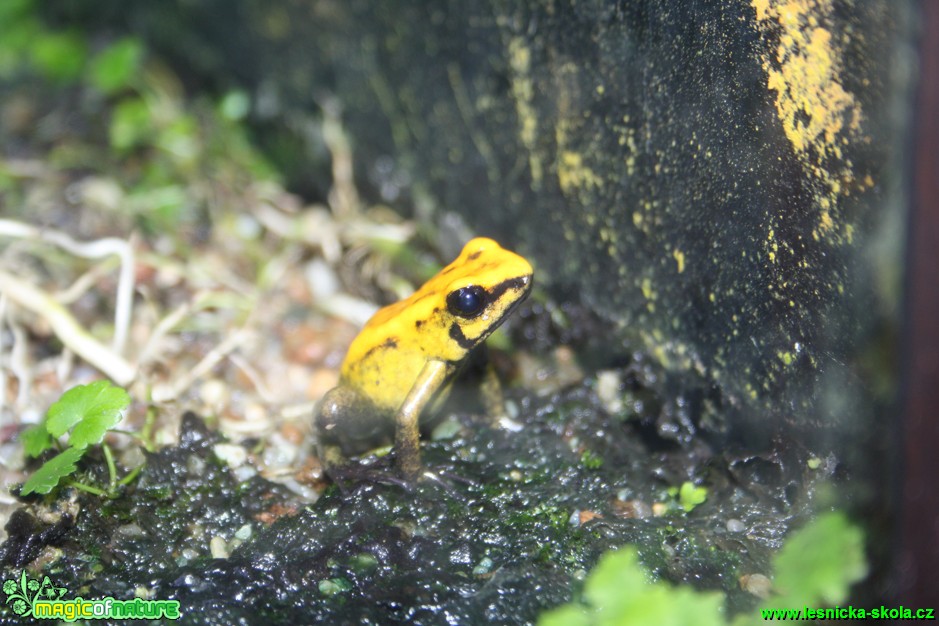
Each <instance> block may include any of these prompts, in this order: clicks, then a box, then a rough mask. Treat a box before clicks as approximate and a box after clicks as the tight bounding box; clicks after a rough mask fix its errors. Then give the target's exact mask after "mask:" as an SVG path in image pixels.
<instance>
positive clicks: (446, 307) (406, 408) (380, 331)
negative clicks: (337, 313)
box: [316, 237, 532, 478]
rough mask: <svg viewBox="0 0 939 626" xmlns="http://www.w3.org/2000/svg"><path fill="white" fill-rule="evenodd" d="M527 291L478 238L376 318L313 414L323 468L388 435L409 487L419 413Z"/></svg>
mask: <svg viewBox="0 0 939 626" xmlns="http://www.w3.org/2000/svg"><path fill="white" fill-rule="evenodd" d="M531 284H532V267H531V265H530V264H529V263H528V261H526V260H525V259H524V258H522V257H520V256H518V255H517V254H515V253H513V252H509V251H508V250H505V249H503V248H502V247H500V246H499V244H497V243H496V242H495V241H493V240H491V239H486V238H484V237H478V238H476V239H473V240H472V241H470V242H469V243H467V244H466V246H464V247H463V251H462V252H461V253H460V256H458V257H457V258H456V260H455V261H453V263H451V264H450V265H448V266H447V267H445V268H444V269H443V270H441V271H440V273H439V274H437V275H436V276H434V277H433V278H431V279H430V280H429V281H427V282H426V283H424V285H423V286H422V287H421V288H420V289H418V290H417V291H415V292H414V293H413V294H412V295H411V296H410V297H408V298H405V299H404V300H401V301H400V302H396V303H394V304H391V305H389V306H386V307H384V308H383V309H381V310H379V311H378V312H377V313H375V315H373V316H372V318H371V319H370V320H369V321H368V322H367V323H366V324H365V327H364V328H363V329H362V331H361V332H360V333H359V335H358V336H357V337H356V338H355V339H354V340H353V342H352V345H351V346H349V352H348V353H347V354H346V358H345V360H344V361H343V363H342V370H341V373H340V381H339V385H338V386H337V387H335V388H334V389H332V390H331V391H330V392H329V393H327V394H326V396H325V397H324V398H323V403H322V405H321V407H320V410H319V412H318V414H317V418H316V425H317V430H318V434H319V439H320V457H321V458H322V459H323V461H324V462H325V463H326V465H327V467H332V466H335V465H338V464H340V463H341V462H342V461H343V460H344V458H345V455H346V454H357V453H360V452H365V451H367V450H369V449H371V448H374V447H375V446H376V445H380V444H381V443H383V442H387V440H388V438H389V437H388V435H390V432H391V426H392V425H393V426H394V443H395V449H396V455H397V457H396V458H397V463H398V467H399V469H400V470H401V472H402V474H404V476H405V477H406V478H415V477H416V476H417V475H418V474H419V472H420V469H421V462H420V449H419V448H418V439H419V435H420V433H419V426H418V422H419V418H420V416H421V413H422V411H423V410H424V408H425V407H427V406H428V404H436V403H439V402H441V401H442V400H443V399H444V397H445V396H446V394H447V393H448V392H449V383H450V381H451V379H452V377H453V376H454V374H455V373H456V372H457V371H458V370H459V369H460V366H461V365H462V364H463V363H464V362H465V361H466V358H467V357H468V356H469V354H470V352H471V351H472V350H473V349H474V348H476V347H477V346H478V345H480V344H482V343H483V342H484V341H485V340H486V337H488V336H489V335H490V334H491V333H492V331H494V330H495V329H496V328H497V327H498V326H499V325H500V324H501V323H502V322H503V321H505V318H506V316H508V315H509V314H510V313H511V312H512V311H513V310H514V309H515V307H516V306H517V305H518V304H519V303H520V302H521V301H522V300H524V299H525V296H527V295H528V292H529V291H530V290H531Z"/></svg>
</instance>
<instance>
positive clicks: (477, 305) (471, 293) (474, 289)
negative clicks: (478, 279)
mask: <svg viewBox="0 0 939 626" xmlns="http://www.w3.org/2000/svg"><path fill="white" fill-rule="evenodd" d="M486 295H487V294H486V290H485V289H483V288H482V287H480V286H478V285H470V286H469V287H461V288H460V289H455V290H453V291H451V292H450V293H448V294H447V309H448V310H449V311H450V313H452V314H453V315H459V316H460V317H466V318H472V317H476V316H477V315H479V314H480V313H482V310H483V309H484V308H486V299H487V298H486Z"/></svg>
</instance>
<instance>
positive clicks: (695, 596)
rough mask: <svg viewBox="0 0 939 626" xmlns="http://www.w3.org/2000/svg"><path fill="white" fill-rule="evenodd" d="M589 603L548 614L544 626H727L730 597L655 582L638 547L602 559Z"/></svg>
mask: <svg viewBox="0 0 939 626" xmlns="http://www.w3.org/2000/svg"><path fill="white" fill-rule="evenodd" d="M584 600H586V604H583V603H578V602H573V603H571V604H567V605H564V606H561V607H558V608H557V609H554V610H552V611H549V612H547V613H544V614H543V615H542V616H541V618H540V619H539V620H538V626H558V625H560V624H584V625H586V624H590V625H592V626H641V625H645V624H656V626H671V625H674V626H685V625H686V624H695V625H696V626H698V625H701V626H724V625H725V624H726V622H725V620H724V618H723V615H722V610H723V602H724V597H723V595H722V594H721V593H719V592H714V591H712V592H699V591H695V590H694V589H692V588H691V587H673V586H671V585H669V584H667V583H664V582H649V576H648V574H646V572H645V571H644V570H643V568H642V566H641V565H640V564H639V558H638V556H637V554H636V550H635V549H634V548H624V549H622V550H617V551H615V552H609V553H607V554H605V555H604V556H603V558H602V559H600V562H599V563H598V564H597V567H596V568H594V570H593V572H592V573H591V574H590V576H589V577H588V578H587V582H586V584H585V586H584Z"/></svg>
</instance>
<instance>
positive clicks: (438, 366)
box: [395, 360, 453, 480]
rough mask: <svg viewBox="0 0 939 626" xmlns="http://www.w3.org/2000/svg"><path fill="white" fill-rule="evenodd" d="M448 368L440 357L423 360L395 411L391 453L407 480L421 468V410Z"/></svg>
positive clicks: (441, 384)
mask: <svg viewBox="0 0 939 626" xmlns="http://www.w3.org/2000/svg"><path fill="white" fill-rule="evenodd" d="M452 369H453V368H452V366H450V365H449V364H448V363H446V362H444V361H434V360H431V361H427V362H426V363H425V364H424V367H422V368H421V372H420V374H418V376H417V380H416V381H415V382H414V386H413V387H411V390H410V391H409V392H408V395H407V397H406V398H405V399H404V402H402V403H401V406H400V407H399V408H398V411H397V413H395V454H396V455H397V456H396V458H397V464H398V470H399V471H400V472H401V474H402V475H403V476H404V477H405V478H406V479H408V480H414V479H416V478H417V476H418V474H420V472H421V449H420V436H421V433H420V427H419V420H420V417H421V413H422V412H423V410H424V407H426V406H427V404H428V403H429V402H430V401H431V400H432V399H433V397H434V394H436V393H437V391H439V390H440V388H441V387H442V386H443V383H444V381H445V380H446V379H447V376H448V375H449V374H450V373H451V372H452Z"/></svg>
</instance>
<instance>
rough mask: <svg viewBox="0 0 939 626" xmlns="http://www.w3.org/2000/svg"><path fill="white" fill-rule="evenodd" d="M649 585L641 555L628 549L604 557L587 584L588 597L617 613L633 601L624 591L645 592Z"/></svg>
mask: <svg viewBox="0 0 939 626" xmlns="http://www.w3.org/2000/svg"><path fill="white" fill-rule="evenodd" d="M648 585H649V580H648V577H647V575H646V573H645V572H644V571H643V570H642V567H641V566H640V565H639V555H638V554H637V553H636V550H635V549H633V548H626V549H623V550H617V551H615V552H608V553H606V554H605V555H603V558H602V559H600V562H599V563H598V564H597V566H596V567H595V568H594V569H593V571H592V572H591V573H590V577H589V578H588V579H587V583H586V584H585V585H584V598H586V599H587V601H589V602H590V604H592V605H593V606H595V607H604V608H605V609H609V610H611V611H614V612H616V611H620V610H622V608H623V607H625V606H626V605H628V604H629V603H631V602H633V598H631V597H630V594H629V593H625V594H624V593H623V589H642V588H643V587H646V586H648Z"/></svg>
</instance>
